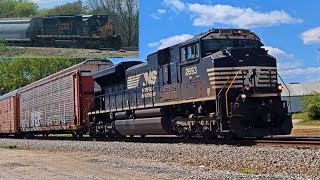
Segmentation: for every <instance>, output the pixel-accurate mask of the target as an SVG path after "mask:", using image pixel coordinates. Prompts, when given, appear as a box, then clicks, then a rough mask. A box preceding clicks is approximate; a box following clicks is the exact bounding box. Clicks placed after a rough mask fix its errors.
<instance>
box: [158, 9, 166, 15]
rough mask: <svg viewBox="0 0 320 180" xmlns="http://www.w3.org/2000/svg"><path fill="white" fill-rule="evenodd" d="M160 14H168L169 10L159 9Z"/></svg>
mask: <svg viewBox="0 0 320 180" xmlns="http://www.w3.org/2000/svg"><path fill="white" fill-rule="evenodd" d="M157 12H158V13H159V14H165V13H166V12H167V10H165V9H158V11H157Z"/></svg>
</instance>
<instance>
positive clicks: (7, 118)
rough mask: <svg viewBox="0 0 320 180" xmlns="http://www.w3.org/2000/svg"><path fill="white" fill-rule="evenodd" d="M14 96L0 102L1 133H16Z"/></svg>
mask: <svg viewBox="0 0 320 180" xmlns="http://www.w3.org/2000/svg"><path fill="white" fill-rule="evenodd" d="M14 98H15V97H14V96H12V97H9V98H7V99H2V100H0V133H14V132H15V131H16V118H15V117H16V116H15V114H14V113H16V112H15V109H14V108H15V105H14V103H15V102H16V101H15V100H14Z"/></svg>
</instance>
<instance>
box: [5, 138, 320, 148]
mask: <svg viewBox="0 0 320 180" xmlns="http://www.w3.org/2000/svg"><path fill="white" fill-rule="evenodd" d="M7 138H8V137H7ZM9 138H15V137H9ZM28 139H33V140H55V141H106V142H119V141H120V142H142V143H189V144H215V145H234V146H281V147H283V146H290V147H307V148H310V147H317V148H319V147H320V136H319V137H308V136H279V137H267V138H263V139H255V138H244V139H231V140H226V139H210V140H204V139H201V138H192V139H188V140H185V139H183V138H181V137H176V136H166V137H145V138H141V137H126V138H92V137H83V138H72V137H65V136H49V137H41V136H34V137H32V138H28Z"/></svg>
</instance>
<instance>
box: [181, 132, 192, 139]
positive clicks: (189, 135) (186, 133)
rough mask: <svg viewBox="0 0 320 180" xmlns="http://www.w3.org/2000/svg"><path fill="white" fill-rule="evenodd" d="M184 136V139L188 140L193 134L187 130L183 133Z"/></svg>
mask: <svg viewBox="0 0 320 180" xmlns="http://www.w3.org/2000/svg"><path fill="white" fill-rule="evenodd" d="M182 137H183V139H184V140H188V139H190V137H191V134H190V133H188V132H185V133H183V135H182Z"/></svg>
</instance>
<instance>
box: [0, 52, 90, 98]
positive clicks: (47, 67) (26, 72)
mask: <svg viewBox="0 0 320 180" xmlns="http://www.w3.org/2000/svg"><path fill="white" fill-rule="evenodd" d="M82 61H84V59H75V58H69V59H63V58H47V59H39V58H25V59H24V58H19V59H2V60H0V93H1V94H5V93H8V92H10V91H13V90H15V89H18V88H20V87H23V86H25V85H27V84H30V83H32V82H34V81H37V80H39V79H42V78H44V77H46V76H49V75H51V74H54V73H56V72H58V71H60V70H63V69H65V68H67V67H70V66H72V65H75V64H78V63H79V62H82Z"/></svg>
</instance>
